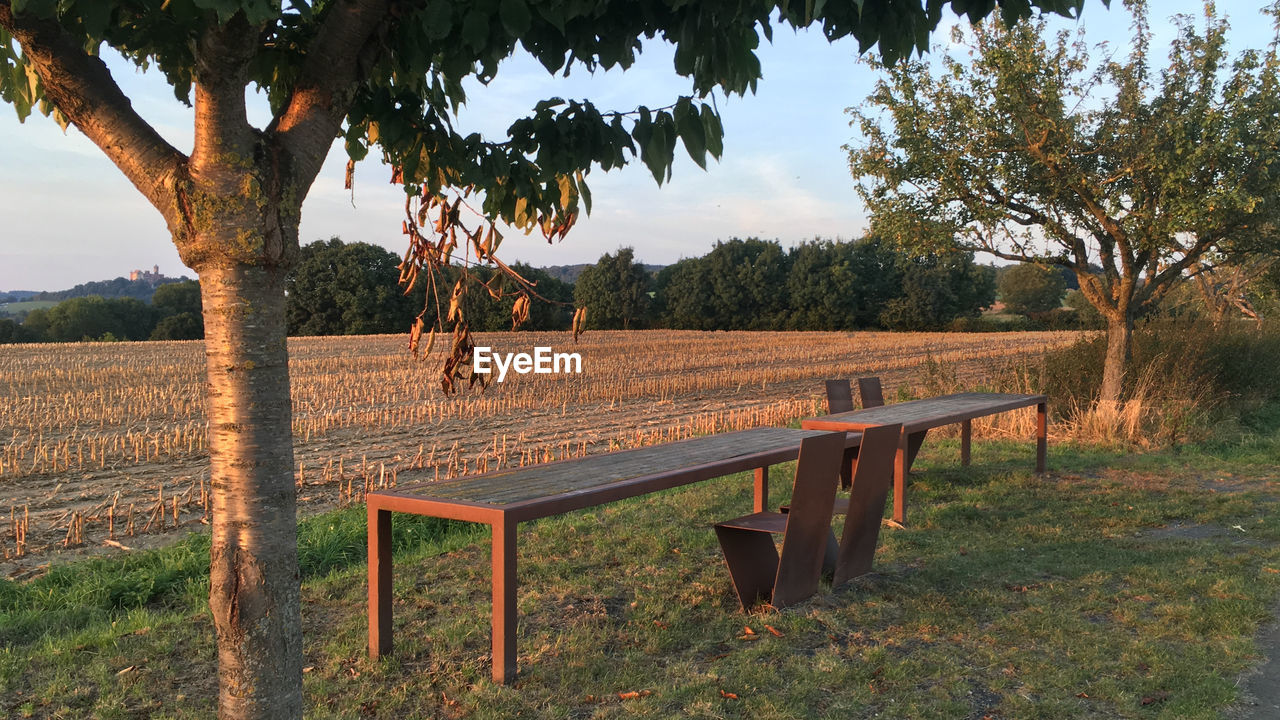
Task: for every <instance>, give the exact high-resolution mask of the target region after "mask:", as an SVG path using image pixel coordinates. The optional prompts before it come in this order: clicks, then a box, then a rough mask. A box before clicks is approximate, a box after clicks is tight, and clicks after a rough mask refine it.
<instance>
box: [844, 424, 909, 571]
mask: <svg viewBox="0 0 1280 720" xmlns="http://www.w3.org/2000/svg"><path fill="white" fill-rule="evenodd" d="M901 438H902V425H877V426H875V427H869V428H864V429H863V431H862V443H861V444H860V445H859V447H858V460H857V464H856V465H855V466H854V469H853V487H852V488H851V489H850V491H849V497H848V498H837V499H836V502H835V503H834V504H833V508H832V512H834V513H836V514H840V513H844V516H845V518H844V528H843V529H842V530H841V532H840V549H839V553H838V556H837V558H836V561H835V575H834V577H833V578H832V581H831V585H832V587H836V586H838V585H841V584H843V583H844V582H845V581H847V580H851V579H853V578H855V577H858V576H859V575H865V574H866V573H868V572H870V571H871V559H872V557H873V556H874V555H875V554H876V543H877V542H878V541H879V539H880V518H881V517H882V516H883V515H884V502H885V498H886V497H887V496H888V494H889V485H890V484H891V483H892V481H893V460H894V456H895V455H896V454H897V451H898V443H899V442H900V441H901Z"/></svg>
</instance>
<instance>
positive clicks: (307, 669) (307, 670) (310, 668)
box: [302, 665, 316, 673]
mask: <svg viewBox="0 0 1280 720" xmlns="http://www.w3.org/2000/svg"><path fill="white" fill-rule="evenodd" d="M315 669H316V666H315V665H308V666H306V667H304V668H302V672H304V673H309V672H311V671H312V670H315Z"/></svg>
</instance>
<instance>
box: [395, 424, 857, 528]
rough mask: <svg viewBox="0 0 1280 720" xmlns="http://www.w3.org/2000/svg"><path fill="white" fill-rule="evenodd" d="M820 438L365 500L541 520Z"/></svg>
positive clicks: (799, 434) (745, 465)
mask: <svg viewBox="0 0 1280 720" xmlns="http://www.w3.org/2000/svg"><path fill="white" fill-rule="evenodd" d="M822 432H823V431H817V430H795V429H790V428H754V429H751V430H742V431H739V432H731V433H722V434H718V435H705V436H702V437H696V438H692V439H690V440H682V441H679V442H673V443H664V444H661V445H650V446H646V447H641V448H636V449H633V450H622V451H618V452H611V453H603V454H600V455H588V456H586V457H581V458H574V459H571V460H561V461H558V462H551V463H543V464H538V465H527V466H525V467H520V468H506V469H502V470H496V471H493V472H488V473H484V474H480V475H469V476H466V477H460V478H454V479H451V480H439V481H429V482H419V483H410V484H408V485H405V484H401V485H398V486H397V487H395V488H394V489H389V490H382V491H378V492H374V493H370V496H371V499H376V498H374V497H372V496H377V497H378V498H385V499H387V500H399V501H410V502H412V501H424V502H429V503H430V504H431V505H439V504H442V503H445V504H455V505H463V506H471V507H477V506H482V507H488V508H492V509H495V510H503V511H514V510H517V509H522V510H530V509H532V508H533V506H544V508H543V510H544V512H532V513H521V514H523V515H527V517H539V516H543V515H547V514H554V513H555V512H564V511H566V510H567V509H573V508H574V507H588V506H590V505H595V504H600V503H601V502H609V501H612V500H615V499H619V498H622V497H630V496H634V495H639V494H643V493H645V492H653V491H655V490H661V489H664V488H666V487H675V486H677V485H681V484H686V483H689V482H696V481H698V480H702V479H710V478H713V477H719V476H721V475H728V474H730V473H734V472H740V471H742V470H749V469H753V468H757V467H760V466H762V465H770V464H776V463H781V462H787V461H789V460H794V459H795V458H796V455H797V454H798V452H799V448H800V441H801V440H802V439H804V438H806V437H811V436H814V435H820V434H822ZM860 440H861V435H860V434H859V433H850V434H849V438H848V440H847V443H848V445H847V447H855V446H857V445H858V443H859V442H860ZM400 478H401V480H402V481H403V480H404V479H406V473H403V472H402V473H400ZM409 479H411V477H410V478H409ZM605 495H607V497H605Z"/></svg>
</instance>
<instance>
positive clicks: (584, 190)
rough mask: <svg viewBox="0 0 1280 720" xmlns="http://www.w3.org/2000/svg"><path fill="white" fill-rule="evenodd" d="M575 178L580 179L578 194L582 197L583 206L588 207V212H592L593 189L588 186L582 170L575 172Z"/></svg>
mask: <svg viewBox="0 0 1280 720" xmlns="http://www.w3.org/2000/svg"><path fill="white" fill-rule="evenodd" d="M574 179H576V180H577V181H578V195H579V196H581V197H582V206H583V207H584V208H586V210H587V214H588V215H590V214H591V189H590V188H588V187H587V178H586V177H585V176H584V175H583V173H582V171H581V170H578V171H577V172H575V173H574Z"/></svg>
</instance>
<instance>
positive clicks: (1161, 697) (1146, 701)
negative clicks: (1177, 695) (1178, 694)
mask: <svg viewBox="0 0 1280 720" xmlns="http://www.w3.org/2000/svg"><path fill="white" fill-rule="evenodd" d="M1168 699H1169V693H1167V692H1165V691H1164V690H1161V691H1160V692H1158V693H1152V694H1151V695H1148V696H1147V697H1144V698H1142V704H1143V705H1154V704H1156V703H1158V702H1164V701H1165V700H1168Z"/></svg>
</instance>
